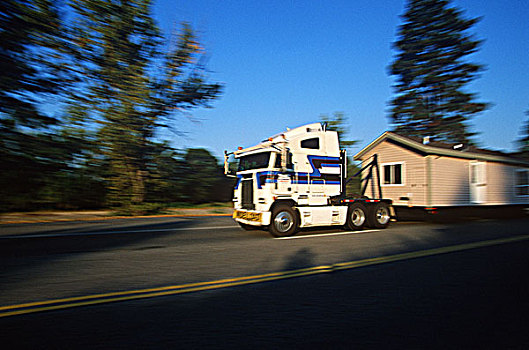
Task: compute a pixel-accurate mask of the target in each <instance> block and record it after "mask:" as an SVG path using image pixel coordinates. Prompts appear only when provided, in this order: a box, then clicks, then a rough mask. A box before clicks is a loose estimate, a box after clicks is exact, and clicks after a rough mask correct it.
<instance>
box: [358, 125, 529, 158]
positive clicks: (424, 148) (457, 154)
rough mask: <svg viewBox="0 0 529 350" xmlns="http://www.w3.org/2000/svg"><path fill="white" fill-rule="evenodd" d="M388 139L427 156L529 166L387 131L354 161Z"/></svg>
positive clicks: (365, 148) (364, 149)
mask: <svg viewBox="0 0 529 350" xmlns="http://www.w3.org/2000/svg"><path fill="white" fill-rule="evenodd" d="M386 139H390V140H393V141H396V142H398V143H401V144H403V145H405V146H407V147H410V148H412V149H415V150H417V151H418V152H420V153H423V154H427V155H439V156H446V157H454V158H464V159H475V160H483V161H490V162H499V163H506V164H512V165H523V166H529V162H527V161H524V160H521V159H514V158H510V157H502V156H495V155H489V154H482V153H474V152H465V151H455V150H451V149H445V148H438V147H432V146H428V145H424V144H421V143H418V142H416V141H413V140H410V139H408V138H406V137H403V136H400V135H397V134H394V133H392V132H389V131H386V132H385V133H383V134H382V135H380V136H379V137H377V138H376V139H375V140H374V141H373V142H371V143H370V144H369V145H367V146H366V147H364V148H363V149H362V150H361V151H360V152H358V153H357V154H355V155H354V159H355V160H360V159H361V157H363V156H364V155H365V154H366V153H367V152H369V151H370V150H372V149H373V148H375V147H376V146H377V145H379V144H380V143H382V142H383V141H385V140H386Z"/></svg>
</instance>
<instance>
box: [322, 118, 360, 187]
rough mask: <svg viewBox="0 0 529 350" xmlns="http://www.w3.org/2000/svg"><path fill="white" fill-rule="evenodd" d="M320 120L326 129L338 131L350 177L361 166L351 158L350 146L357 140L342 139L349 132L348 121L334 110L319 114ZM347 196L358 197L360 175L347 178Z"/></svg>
mask: <svg viewBox="0 0 529 350" xmlns="http://www.w3.org/2000/svg"><path fill="white" fill-rule="evenodd" d="M320 121H321V122H323V123H326V124H327V130H331V131H336V132H338V139H339V141H340V148H345V149H346V150H347V152H348V153H347V176H348V177H349V178H351V177H352V176H353V175H355V174H356V173H357V172H358V171H359V170H360V169H361V168H360V166H359V165H360V164H359V163H358V162H355V161H354V160H353V154H352V152H351V148H352V147H353V146H354V145H356V144H357V143H358V142H360V141H359V140H344V139H345V135H347V134H349V130H350V128H349V122H348V120H347V117H346V116H345V114H344V113H343V112H334V113H333V115H332V116H328V115H326V114H322V115H320ZM346 190H347V195H348V196H356V197H359V193H360V192H361V190H362V189H361V178H360V175H358V176H355V177H353V178H351V179H350V180H349V182H348V183H347V186H346Z"/></svg>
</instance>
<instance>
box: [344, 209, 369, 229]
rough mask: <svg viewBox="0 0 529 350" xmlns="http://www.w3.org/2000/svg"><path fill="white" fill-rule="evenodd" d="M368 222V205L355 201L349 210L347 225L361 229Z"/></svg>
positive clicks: (350, 227)
mask: <svg viewBox="0 0 529 350" xmlns="http://www.w3.org/2000/svg"><path fill="white" fill-rule="evenodd" d="M365 223H366V207H365V206H364V205H363V204H362V203H353V205H351V206H350V207H349V210H348V212H347V221H346V226H347V228H348V229H350V230H355V231H356V230H361V229H363V228H364V225H365Z"/></svg>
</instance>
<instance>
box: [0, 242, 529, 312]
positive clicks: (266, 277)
mask: <svg viewBox="0 0 529 350" xmlns="http://www.w3.org/2000/svg"><path fill="white" fill-rule="evenodd" d="M527 239H529V235H521V236H515V237H509V238H500V239H493V240H487V241H479V242H472V243H464V244H458V245H453V246H447V247H441V248H433V249H426V250H419V251H413V252H408V253H401V254H394V255H387V256H380V257H376V258H368V259H362V260H356V261H348V262H341V263H335V264H331V265H321V266H313V267H307V268H302V269H297V270H288V271H279V272H272V273H266V274H261V275H253V276H243V277H235V278H226V279H221V280H215V281H206V282H197V283H187V284H181V285H174V286H165V287H158V288H148V289H137V290H129V291H121V292H112V293H102V294H93V295H86V296H78V297H71V298H62V299H54V300H46V301H37V302H31V303H24V304H17V305H7V306H0V317H7V316H15V315H23V314H29V313H36V312H42V311H52V310H61V309H68V308H74V307H80V306H88V305H97V304H104V303H112V302H118V301H128V300H137V299H146V298H153V297H160V296H167V295H176V294H183V293H191V292H200V291H206V290H212V289H220V288H227V287H235V286H242V285H247V284H255V283H262V282H268V281H277V280H281V279H286V278H294V277H301V276H310V275H315V274H321V273H329V272H333V271H339V270H346V269H354V268H359V267H364V266H370V265H378V264H384V263H390V262H396V261H403V260H409V259H415V258H421V257H427V256H433V255H439V254H445V253H453V252H458V251H463V250H469V249H476V248H483V247H488V246H494V245H499V244H505V243H513V242H519V241H524V240H527Z"/></svg>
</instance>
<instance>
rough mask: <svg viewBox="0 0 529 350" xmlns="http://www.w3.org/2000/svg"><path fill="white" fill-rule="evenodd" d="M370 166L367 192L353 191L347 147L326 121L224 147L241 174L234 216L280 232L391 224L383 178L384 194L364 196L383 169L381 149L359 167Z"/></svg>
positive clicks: (227, 166)
mask: <svg viewBox="0 0 529 350" xmlns="http://www.w3.org/2000/svg"><path fill="white" fill-rule="evenodd" d="M231 159H235V161H232V162H230V160H231ZM234 165H235V166H236V169H234ZM368 168H369V172H368V174H367V176H363V177H362V184H363V185H362V193H361V194H360V195H357V196H348V195H347V190H346V188H347V186H346V184H347V182H348V181H349V180H350V178H349V179H348V178H347V152H346V150H341V149H340V145H339V138H338V133H337V132H336V131H332V130H327V126H326V124H325V123H313V124H308V125H303V126H300V127H297V128H294V129H288V128H287V130H286V131H285V132H282V133H279V134H277V135H274V136H272V137H270V138H268V139H266V140H264V141H262V142H260V143H259V144H257V145H255V146H252V147H248V148H242V147H239V149H238V150H236V151H233V152H228V151H225V152H224V172H225V174H226V175H228V176H232V177H236V179H237V180H236V184H235V187H234V192H233V205H234V211H233V219H234V220H235V221H237V222H238V223H239V224H240V226H241V227H243V228H244V229H251V228H258V227H262V228H267V229H268V230H269V231H270V233H271V234H272V235H273V236H275V237H285V236H292V235H294V234H296V233H297V232H298V230H299V229H300V228H305V227H318V226H340V227H343V228H345V229H348V230H362V229H363V228H364V227H373V228H386V227H387V226H388V225H389V223H390V220H391V218H392V216H393V215H394V212H393V208H392V201H391V200H389V199H383V198H382V191H381V188H380V183H378V190H379V191H378V193H379V198H367V197H365V196H363V193H365V190H366V188H367V186H368V183H369V181H370V179H372V178H373V176H371V175H372V173H373V171H379V170H378V164H377V159H376V155H375V157H374V159H373V160H372V162H370V163H369V165H367V166H366V167H364V168H363V169H361V170H360V172H359V173H362V172H363V171H364V170H367V169H368ZM356 175H358V174H356ZM379 178H380V177H379V176H376V179H379ZM371 185H373V184H372V183H371Z"/></svg>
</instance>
